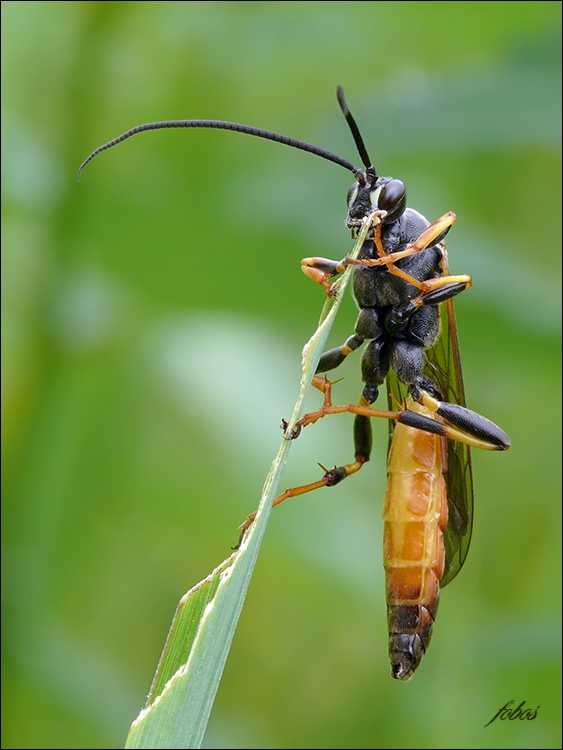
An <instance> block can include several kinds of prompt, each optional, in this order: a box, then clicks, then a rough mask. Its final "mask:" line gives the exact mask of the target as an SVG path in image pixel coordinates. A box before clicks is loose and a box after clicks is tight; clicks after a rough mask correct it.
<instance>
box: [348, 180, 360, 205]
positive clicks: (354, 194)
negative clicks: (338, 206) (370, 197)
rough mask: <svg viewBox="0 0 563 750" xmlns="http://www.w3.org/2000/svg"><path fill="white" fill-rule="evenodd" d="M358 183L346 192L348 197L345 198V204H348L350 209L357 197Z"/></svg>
mask: <svg viewBox="0 0 563 750" xmlns="http://www.w3.org/2000/svg"><path fill="white" fill-rule="evenodd" d="M359 187H360V185H359V183H358V182H355V183H354V184H353V185H352V187H351V188H350V190H348V195H347V196H346V203H347V204H348V208H352V205H353V203H354V201H355V200H356V198H357V197H358V190H359Z"/></svg>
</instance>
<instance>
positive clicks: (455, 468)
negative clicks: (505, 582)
mask: <svg viewBox="0 0 563 750" xmlns="http://www.w3.org/2000/svg"><path fill="white" fill-rule="evenodd" d="M442 273H443V275H445V276H448V275H449V267H448V261H447V254H446V252H445V250H444V257H443V260H442ZM440 308H441V309H440V334H439V336H438V338H437V340H436V342H435V343H434V344H433V345H432V346H431V347H430V348H429V349H428V350H427V351H426V352H425V367H424V369H425V372H426V374H427V375H428V377H430V378H431V379H432V380H433V381H434V382H435V383H436V385H437V386H438V388H439V390H440V393H441V398H442V401H448V402H450V403H454V404H460V405H461V406H465V391H464V387H463V376H462V372H461V361H460V356H459V344H458V338H457V329H456V323H455V314H454V304H453V299H449V300H447V301H446V302H443V303H442V304H441V305H440ZM406 396H407V388H406V386H405V385H403V384H402V383H401V382H400V381H399V380H398V379H397V376H396V375H395V374H394V373H393V372H392V371H390V372H389V374H388V376H387V398H388V401H389V409H390V410H391V409H396V408H397V404H396V403H395V402H394V401H393V399H396V401H397V402H398V403H400V404H402V403H403V402H404V400H405V398H406ZM389 424H390V432H391V434H392V432H393V429H394V423H392V422H390V423H389ZM447 446H448V451H447V467H445V468H446V471H445V472H444V477H445V480H446V485H447V489H448V511H449V515H448V525H447V526H446V528H445V530H444V546H445V551H446V565H445V568H444V575H443V577H442V580H441V581H440V587H441V588H443V587H444V586H446V585H447V584H448V583H450V582H451V581H453V579H454V578H455V577H456V575H457V574H458V573H459V571H460V570H461V568H462V566H463V563H464V562H465V558H466V557H467V552H468V550H469V543H470V541H471V530H472V526H473V475H472V470H471V455H470V451H469V446H467V445H465V444H464V443H458V442H457V441H454V440H448V441H447Z"/></svg>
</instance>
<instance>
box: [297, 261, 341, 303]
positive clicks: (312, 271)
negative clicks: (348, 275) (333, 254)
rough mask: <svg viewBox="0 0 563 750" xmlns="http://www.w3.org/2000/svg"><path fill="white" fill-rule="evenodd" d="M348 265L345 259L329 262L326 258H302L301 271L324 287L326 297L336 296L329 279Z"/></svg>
mask: <svg viewBox="0 0 563 750" xmlns="http://www.w3.org/2000/svg"><path fill="white" fill-rule="evenodd" d="M347 265H348V260H347V258H344V259H343V260H329V259H328V258H303V260H302V261H301V270H302V271H303V273H304V274H305V276H308V277H309V278H310V279H313V281H316V282H317V284H320V285H321V286H324V288H325V291H326V294H327V297H334V296H336V292H335V290H334V289H333V285H332V283H331V282H330V281H329V279H330V278H331V277H332V276H336V275H337V274H339V273H342V272H343V271H344V270H345V269H346V266H347Z"/></svg>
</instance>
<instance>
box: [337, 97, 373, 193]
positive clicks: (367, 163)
mask: <svg viewBox="0 0 563 750" xmlns="http://www.w3.org/2000/svg"><path fill="white" fill-rule="evenodd" d="M336 98H337V99H338V103H339V104H340V109H341V110H342V114H343V115H344V117H345V118H346V122H347V123H348V125H349V127H350V130H351V131H352V136H353V138H354V143H355V144H356V148H357V149H358V153H359V155H360V158H361V160H362V164H363V165H364V167H365V168H366V172H367V174H368V175H369V176H370V177H373V178H374V179H375V180H377V177H378V174H377V172H376V171H375V167H374V166H373V163H372V161H371V159H370V158H369V154H368V151H367V148H366V145H365V143H364V139H363V138H362V136H361V133H360V129H359V128H358V126H357V124H356V121H355V120H354V118H353V117H352V113H351V112H350V110H349V109H348V105H347V104H346V99H345V98H344V89H343V88H342V86H337V87H336Z"/></svg>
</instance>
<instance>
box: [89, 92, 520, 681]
mask: <svg viewBox="0 0 563 750" xmlns="http://www.w3.org/2000/svg"><path fill="white" fill-rule="evenodd" d="M337 98H338V102H339V104H340V108H341V110H342V112H343V114H344V116H345V118H346V121H347V123H348V125H349V127H350V130H351V133H352V136H353V139H354V142H355V144H356V148H357V150H358V153H359V156H360V158H361V161H362V164H363V168H358V167H355V166H354V165H353V164H352V163H351V162H349V161H347V160H346V159H343V158H341V157H339V156H337V155H335V154H333V153H331V152H330V151H326V150H325V149H322V148H319V147H317V146H313V145H311V144H309V143H306V142H304V141H299V140H296V139H294V138H290V137H287V136H284V135H280V134H278V133H274V132H271V131H267V130H261V129H259V128H254V127H250V126H248V125H240V124H237V123H233V122H223V121H220V120H172V121H164V122H155V123H148V124H145V125H140V126H138V127H135V128H132V129H131V130H128V131H127V132H125V133H123V135H121V136H119V137H118V138H115V139H114V140H112V141H109V142H108V143H106V144H104V145H102V146H100V147H99V148H97V149H96V150H95V151H93V152H92V153H91V154H90V156H88V158H87V159H86V160H85V161H84V162H83V164H82V165H81V166H80V169H79V171H78V177H80V174H81V172H82V170H83V169H84V167H85V166H86V164H88V163H89V162H90V161H91V160H92V159H93V158H94V157H95V156H96V155H97V154H99V153H100V152H101V151H105V150H106V149H108V148H111V147H113V146H115V145H116V144H118V143H121V142H122V141H124V140H126V139H127V138H130V137H131V136H133V135H135V134H136V133H140V132H143V131H145V130H157V129H161V128H216V129H222V130H234V131H237V132H240V133H245V134H247V135H253V136H256V137H259V138H265V139H267V140H272V141H277V142H279V143H282V144H283V145H285V146H290V147H292V148H297V149H300V150H303V151H308V152H309V153H312V154H314V155H316V156H320V157H321V158H323V159H327V160H328V161H332V162H334V163H335V164H338V165H340V166H342V167H344V168H345V169H347V170H348V171H350V172H352V173H353V174H354V177H355V182H354V183H353V185H352V187H351V188H350V190H349V191H348V196H347V203H348V216H347V219H346V225H347V226H348V227H349V228H350V229H351V230H352V236H353V237H354V236H357V233H358V231H359V228H360V227H361V226H362V225H363V224H364V222H365V221H369V222H370V228H369V230H368V234H367V238H366V239H365V241H364V243H363V245H362V248H361V250H360V254H359V257H358V258H357V259H352V258H350V257H349V256H346V257H345V258H344V259H342V260H340V261H333V260H329V259H326V258H321V257H311V258H305V259H304V260H303V261H302V270H303V271H304V272H305V273H306V274H307V276H309V277H310V278H311V279H313V280H314V281H316V282H317V283H319V284H321V285H322V286H323V287H324V288H325V291H326V294H327V295H328V296H333V295H335V294H336V290H335V286H334V285H333V283H332V282H331V279H332V278H333V277H335V276H337V275H338V274H340V273H341V272H343V271H344V270H345V268H346V267H347V266H348V265H351V264H352V265H354V266H355V268H354V278H353V290H354V297H355V300H356V303H357V305H358V307H359V309H360V313H359V316H358V319H357V321H356V325H355V330H354V333H353V334H352V335H351V336H350V337H349V338H348V339H347V340H346V342H345V343H344V344H342V345H341V346H338V347H336V348H334V349H331V350H329V351H327V352H325V353H324V354H323V355H322V357H321V359H320V362H319V365H318V367H317V370H316V372H317V377H315V378H314V380H313V384H314V385H315V386H316V387H317V388H319V389H320V390H322V391H323V392H324V394H325V398H324V403H323V406H322V407H321V408H320V409H318V410H317V411H315V412H311V413H310V414H306V415H304V416H303V417H302V418H301V419H300V420H299V421H298V422H297V424H296V426H295V427H294V428H293V430H292V431H291V432H290V433H286V437H287V438H288V439H293V438H295V437H297V436H298V434H299V432H300V430H301V429H302V428H303V427H305V426H307V425H308V424H311V423H313V422H316V421H317V420H318V419H320V418H322V417H324V416H327V415H329V414H334V413H342V412H351V413H354V414H355V415H356V416H355V420H354V448H355V452H354V456H355V458H354V461H353V462H351V463H349V464H345V465H343V466H339V467H336V466H335V467H334V468H333V469H331V470H328V471H326V470H325V474H324V476H323V477H322V478H321V479H320V480H318V481H316V482H312V483H311V484H307V485H302V486H301V487H294V488H292V489H290V490H286V491H285V492H284V493H282V494H281V495H279V496H278V497H277V498H275V500H274V504H275V505H278V504H279V503H281V502H283V501H284V500H286V499H288V498H289V497H294V496H296V495H300V494H304V493H306V492H310V491H312V490H314V489H317V488H318V487H323V486H332V485H335V484H337V483H339V482H340V481H342V480H343V479H345V478H346V477H348V476H350V475H352V474H354V473H356V472H357V471H359V470H360V469H361V468H362V466H363V465H364V464H365V463H366V462H367V461H369V459H370V454H371V444H372V432H371V418H372V417H384V418H387V419H389V420H390V422H389V424H390V442H389V453H388V484H387V490H386V496H385V503H384V514H383V516H384V545H383V547H384V565H385V571H386V594H387V619H388V626H389V657H390V662H391V674H392V676H393V677H394V678H396V679H401V680H407V679H409V678H410V677H411V676H412V675H413V674H414V671H415V670H416V668H417V667H418V665H419V664H420V661H421V659H422V657H423V656H424V654H425V653H426V650H427V649H428V645H429V643H430V638H431V635H432V628H433V624H434V619H435V617H436V611H437V607H438V599H439V592H440V588H443V587H444V586H445V585H447V584H448V583H450V582H451V581H452V580H453V579H454V578H455V576H456V575H457V574H458V573H459V571H460V569H461V567H462V566H463V564H464V562H465V559H466V556H467V552H468V548H469V542H470V538H471V528H472V517H473V485H472V473H471V459H470V446H474V447H478V448H484V449H487V450H506V449H507V448H508V447H509V446H510V441H509V439H508V437H507V435H506V434H505V433H504V432H503V431H502V430H501V429H500V428H499V427H498V426H497V425H495V424H494V423H493V422H491V421H489V420H488V419H486V418H485V417H482V416H481V415H479V414H477V413H475V412H473V411H470V410H469V409H467V408H466V407H465V394H464V388H463V378H462V372H461V364H460V357H459V348H458V341H457V332H456V326H455V318H454V310H453V297H454V296H456V295H457V294H459V293H460V292H462V291H464V290H465V289H467V288H468V287H469V286H470V285H471V278H470V277H469V276H466V275H462V276H452V275H450V272H449V268H448V261H447V254H446V249H445V244H444V238H445V236H446V234H447V233H448V231H449V230H450V228H451V226H452V225H453V224H454V222H455V220H456V217H455V215H454V214H453V213H451V212H450V213H446V214H444V216H442V217H440V218H439V219H438V220H437V221H435V222H433V223H432V224H430V223H429V222H428V221H427V220H426V219H425V218H424V217H423V216H422V215H421V214H420V213H418V212H417V211H415V210H414V209H412V208H408V207H407V202H406V188H405V185H404V184H403V182H401V181H400V180H397V179H393V178H390V177H381V176H380V175H379V174H378V173H377V171H376V169H375V167H374V166H373V163H372V161H371V159H370V157H369V155H368V152H367V149H366V147H365V144H364V142H363V139H362V136H361V134H360V131H359V128H358V126H357V124H356V122H355V120H354V118H353V117H352V114H351V113H350V111H349V109H348V106H347V104H346V101H345V99H344V93H343V91H342V89H341V88H340V87H338V88H337ZM366 342H367V344H366V347H365V350H364V353H363V356H362V360H361V372H362V379H363V382H364V384H365V385H364V388H363V391H362V394H361V398H360V402H359V404H348V405H345V406H333V404H332V395H331V394H332V384H331V383H330V382H329V381H328V380H327V378H326V377H320V374H321V373H327V372H329V371H331V370H333V369H335V368H337V367H338V366H339V365H340V364H341V363H342V362H343V361H344V359H345V358H346V357H347V356H348V355H349V354H351V353H352V352H354V351H356V350H357V349H359V348H360V346H362V345H363V344H364V343H366ZM385 380H387V398H388V405H389V409H390V411H381V410H377V409H375V408H373V406H372V405H373V404H374V403H375V401H376V399H377V397H378V394H379V388H380V386H381V385H382V384H383V382H384V381H385ZM394 404H399V405H404V406H403V407H401V408H400V409H399V411H396V410H395V411H391V409H392V408H393V406H394ZM255 515H256V514H255V513H253V514H251V515H250V516H249V517H248V519H247V520H246V521H245V522H244V523H243V524H242V526H241V530H242V532H241V540H242V538H243V536H244V533H245V532H246V530H247V529H248V528H249V527H250V525H251V524H252V522H253V520H254V517H255ZM239 544H240V540H239Z"/></svg>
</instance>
